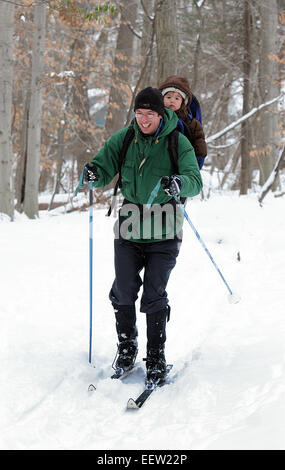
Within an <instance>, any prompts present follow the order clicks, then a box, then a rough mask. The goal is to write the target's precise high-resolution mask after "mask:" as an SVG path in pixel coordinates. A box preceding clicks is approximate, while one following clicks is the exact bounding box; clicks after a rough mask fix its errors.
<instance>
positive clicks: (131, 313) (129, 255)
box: [84, 87, 202, 382]
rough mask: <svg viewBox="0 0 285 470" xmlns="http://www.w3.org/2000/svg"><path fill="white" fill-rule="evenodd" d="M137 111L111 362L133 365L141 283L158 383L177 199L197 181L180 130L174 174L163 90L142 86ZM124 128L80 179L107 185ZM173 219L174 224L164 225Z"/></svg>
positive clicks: (117, 246)
mask: <svg viewBox="0 0 285 470" xmlns="http://www.w3.org/2000/svg"><path fill="white" fill-rule="evenodd" d="M134 111H135V120H134V133H135V135H134V138H133V140H132V141H131V143H130V145H129V147H128V150H127V153H126V156H125V160H124V162H123V165H122V169H121V178H122V187H121V192H122V194H123V196H124V198H125V199H124V202H123V206H122V208H121V210H120V215H119V221H118V232H117V236H116V237H115V242H114V252H115V280H114V282H113V285H112V288H111V291H110V295H109V297H110V300H111V302H112V305H113V307H114V311H115V317H116V330H117V334H118V340H119V343H118V352H117V357H116V360H115V367H116V368H117V369H122V370H124V371H125V370H129V369H131V368H132V367H133V365H134V363H135V359H136V356H137V352H138V347H137V334H138V333H137V328H136V310H135V302H136V300H137V297H138V292H139V289H140V287H141V286H142V285H143V292H142V297H141V305H140V311H141V312H144V313H146V324H147V357H146V369H147V381H153V382H158V381H160V380H163V378H164V377H165V374H166V359H165V352H164V350H165V341H166V322H167V321H168V319H169V315H170V307H169V305H168V298H167V292H166V290H165V289H166V286H167V282H168V279H169V276H170V273H171V271H172V269H173V268H174V266H175V264H176V258H177V256H178V253H179V248H180V245H181V239H180V236H179V233H178V232H179V231H180V228H181V223H178V222H177V220H178V218H179V217H177V216H178V213H179V214H180V218H181V211H180V210H178V211H177V210H176V209H177V204H176V200H175V198H179V197H180V196H181V197H192V196H195V195H197V194H198V193H199V192H200V191H201V189H202V180H201V175H200V171H199V168H198V165H197V161H196V157H195V153H194V150H193V147H192V146H191V144H190V142H189V141H188V139H187V138H186V137H185V136H183V135H182V134H179V136H178V148H177V153H178V169H179V172H178V173H179V174H177V175H173V167H172V162H171V159H170V156H169V150H168V145H169V139H168V135H169V134H170V133H171V132H172V131H173V130H174V129H176V126H177V122H178V118H177V116H176V114H175V113H174V112H173V111H171V110H168V109H165V107H164V103H163V96H162V94H161V92H160V91H159V90H157V89H155V88H151V87H148V88H145V89H144V90H142V91H141V92H140V93H138V95H137V96H136V99H135V106H134ZM127 129H128V128H123V129H121V130H120V131H118V132H116V133H115V134H114V135H113V136H112V137H111V138H110V139H109V140H107V142H106V143H105V145H104V147H103V148H102V149H101V150H100V151H99V152H98V154H97V155H96V156H95V157H94V158H93V160H92V162H90V163H87V164H86V165H85V167H84V179H85V181H88V182H90V181H91V182H93V183H94V187H103V186H105V185H107V184H109V183H110V181H111V180H112V179H113V178H114V176H115V175H116V174H117V173H118V165H119V163H118V162H119V154H120V150H121V149H122V146H123V141H124V137H125V135H126V133H127ZM160 178H163V179H162V180H161V181H162V182H163V184H162V185H161V187H160V188H159V190H158V192H157V194H156V195H155V198H154V200H153V203H152V206H151V209H153V211H152V210H150V211H148V210H145V209H146V205H147V203H148V201H149V197H150V195H151V194H153V189H154V187H155V186H156V185H157V183H158V181H159V180H160ZM166 207H168V212H169V214H170V216H169V214H166V216H165V217H164V216H163V214H161V213H159V211H158V216H157V215H156V214H155V209H161V208H162V209H164V208H166ZM171 209H172V210H171ZM130 213H131V217H129V214H130ZM134 214H135V217H134V216H133V215H134ZM173 217H174V219H175V220H174V223H172V224H171V223H168V222H167V220H168V221H169V220H172V221H173ZM176 219H177V220H176ZM182 219H183V214H182ZM157 221H158V222H157ZM155 224H156V225H158V227H155V226H153V225H155ZM123 226H124V227H125V229H124V230H123ZM126 227H127V228H126ZM146 228H148V230H146ZM157 234H158V235H157ZM143 269H144V276H143V280H142V279H141V277H140V272H141V271H142V270H143Z"/></svg>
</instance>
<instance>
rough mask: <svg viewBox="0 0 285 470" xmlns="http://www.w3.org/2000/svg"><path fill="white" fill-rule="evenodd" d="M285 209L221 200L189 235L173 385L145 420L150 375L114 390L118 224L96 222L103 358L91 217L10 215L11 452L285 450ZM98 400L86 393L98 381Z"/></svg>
mask: <svg viewBox="0 0 285 470" xmlns="http://www.w3.org/2000/svg"><path fill="white" fill-rule="evenodd" d="M284 209H285V199H284V197H283V198H281V197H280V198H274V197H273V195H268V196H267V197H266V198H265V200H264V203H263V207H260V206H259V204H258V202H257V196H256V194H255V195H254V194H251V195H248V196H243V197H239V196H237V195H235V194H232V193H225V194H223V195H221V194H213V195H212V196H211V197H210V199H208V200H205V201H201V200H200V199H199V198H195V199H193V200H191V201H189V203H188V205H187V212H188V214H189V216H190V218H191V220H192V222H193V223H194V225H195V227H196V228H197V230H198V232H199V233H200V235H201V237H202V239H203V240H204V242H205V244H206V246H207V248H208V249H209V251H210V253H211V254H212V256H213V258H214V259H215V261H216V263H217V264H218V266H219V268H220V269H221V271H222V273H223V275H224V276H225V278H226V280H227V282H228V283H229V285H230V287H231V288H232V289H233V290H234V291H235V292H236V293H238V294H239V295H240V296H241V301H240V302H239V303H238V304H234V305H233V304H230V303H229V302H228V292H227V289H226V287H225V285H224V284H223V282H222V280H221V278H220V277H219V275H218V273H217V271H216V270H215V268H214V266H213V265H212V263H211V261H210V259H209V258H208V256H207V254H206V253H205V251H204V250H203V248H202V246H201V244H200V243H199V241H198V240H197V238H196V236H195V234H194V233H193V231H192V230H191V228H190V226H189V225H188V224H187V222H186V221H185V225H184V239H183V243H182V248H181V252H180V256H179V258H178V262H177V266H176V267H175V269H174V271H173V272H172V276H171V278H170V282H169V285H168V289H167V291H168V294H169V298H170V304H171V307H172V310H171V319H170V322H169V323H168V325H167V344H166V357H167V360H168V362H169V363H173V364H174V367H173V369H172V372H171V374H170V378H171V379H172V381H171V383H170V384H169V385H166V386H165V387H163V388H161V389H159V390H157V391H155V392H154V393H153V394H152V396H151V398H150V399H149V401H148V402H147V403H146V404H145V406H144V407H143V408H142V409H140V410H139V411H128V412H127V411H126V403H127V400H128V398H129V397H133V398H136V396H137V395H138V394H139V393H140V392H141V391H142V389H143V381H144V363H143V361H142V358H143V357H144V356H145V345H146V338H145V315H144V314H142V313H140V312H138V314H137V315H138V329H139V355H138V359H139V361H140V366H141V367H140V368H139V369H138V371H137V372H136V373H134V374H133V375H131V376H129V377H128V378H127V379H125V381H124V382H121V381H112V380H111V379H110V375H111V374H112V368H111V365H112V361H113V359H114V356H115V353H116V341H117V340H116V334H115V325H114V314H113V311H112V308H111V305H110V303H109V300H108V293H109V289H110V287H111V284H112V282H113V277H114V269H113V224H114V220H115V219H114V218H113V217H110V218H108V217H105V214H106V210H96V211H95V210H94V283H93V289H94V291H93V292H94V304H93V356H92V366H90V365H89V363H88V346H89V254H88V253H89V238H88V237H89V216H88V212H73V213H70V214H65V215H64V214H62V213H61V212H60V210H57V209H56V210H54V211H51V212H50V213H47V212H44V211H42V212H41V213H40V217H39V219H37V220H28V219H27V218H26V217H25V216H24V215H19V214H17V216H16V219H15V221H14V222H8V221H7V220H6V219H5V218H4V217H0V260H1V269H0V286H1V291H0V320H1V329H0V344H1V348H0V350H1V352H0V354H1V357H0V360H1V385H0V392H1V402H0V423H1V424H0V426H1V431H0V448H1V449H13V450H18V449H20V450H21V449H24V450H28V449H29V450H30V449H31V450H37V449H49V450H51V449H57V450H63V449H68V450H77V449H83V450H87V449H94V450H95V449H106V450H111V449H112V450H115V449H177V450H178V449H189V450H193V449H203V450H205V449H285V341H284V338H285V314H284V312H285V288H284V286H285V242H284V241H285V238H284V234H285V217H284V212H285V211H284ZM91 382H92V383H93V384H95V385H96V391H94V392H93V393H90V392H88V391H87V390H88V385H89V384H90V383H91Z"/></svg>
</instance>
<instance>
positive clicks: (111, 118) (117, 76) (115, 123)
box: [105, 0, 137, 138]
mask: <svg viewBox="0 0 285 470" xmlns="http://www.w3.org/2000/svg"><path fill="white" fill-rule="evenodd" d="M121 7H122V8H121V21H120V26H119V31H118V38H117V44H116V51H115V59H114V64H113V70H112V82H111V89H110V96H109V104H108V114H107V119H106V123H105V137H106V138H108V137H110V135H112V134H113V133H114V132H116V131H117V130H119V129H120V128H121V127H122V126H123V125H124V122H125V117H126V113H127V109H128V106H129V102H130V97H131V90H130V87H129V78H130V60H131V57H132V52H133V40H134V34H133V32H132V31H131V29H130V28H129V23H130V22H131V21H134V19H135V17H136V10H137V7H136V5H135V4H134V2H133V1H132V0H123V1H122V2H121Z"/></svg>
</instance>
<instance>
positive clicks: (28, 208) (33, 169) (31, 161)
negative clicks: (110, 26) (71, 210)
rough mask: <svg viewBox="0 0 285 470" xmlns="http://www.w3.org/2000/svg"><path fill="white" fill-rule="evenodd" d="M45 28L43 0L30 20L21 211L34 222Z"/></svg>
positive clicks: (36, 204) (38, 163)
mask: <svg viewBox="0 0 285 470" xmlns="http://www.w3.org/2000/svg"><path fill="white" fill-rule="evenodd" d="M45 25H46V3H45V1H43V0H37V1H36V4H35V18H34V34H33V51H32V81H31V103H30V110H29V126H28V153H27V168H26V182H25V198H24V212H25V214H26V215H27V216H28V217H29V218H31V219H34V218H35V217H37V215H38V188H39V166H40V155H41V118H42V99H41V77H42V71H43V56H44V38H45Z"/></svg>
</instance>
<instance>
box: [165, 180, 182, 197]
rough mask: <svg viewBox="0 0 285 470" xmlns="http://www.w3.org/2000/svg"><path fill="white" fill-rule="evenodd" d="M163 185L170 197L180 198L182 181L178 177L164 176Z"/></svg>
mask: <svg viewBox="0 0 285 470" xmlns="http://www.w3.org/2000/svg"><path fill="white" fill-rule="evenodd" d="M161 185H162V187H163V189H164V191H165V192H166V194H168V196H172V197H175V196H176V197H178V196H179V194H180V189H181V186H182V181H181V179H180V178H179V176H177V175H172V176H163V177H162V178H161Z"/></svg>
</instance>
